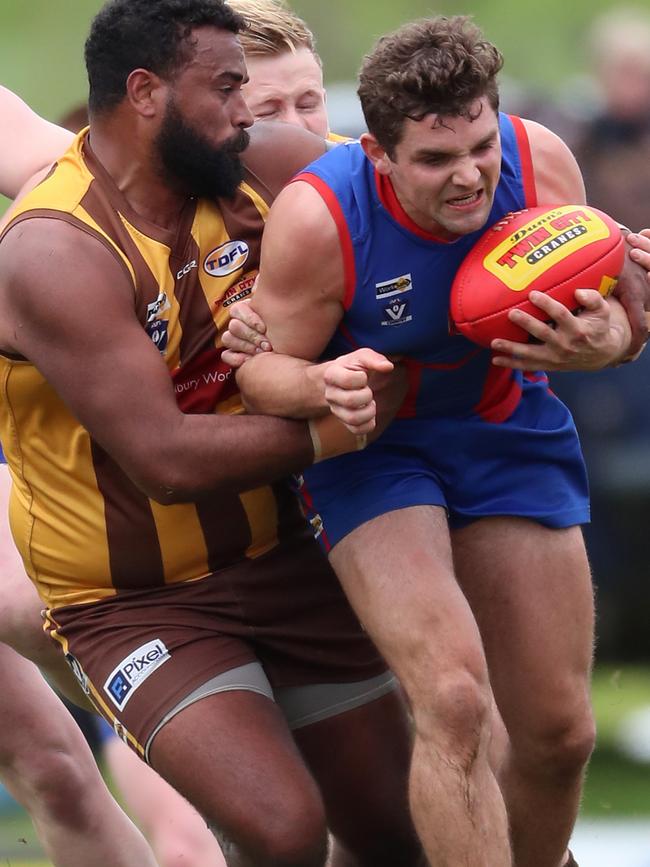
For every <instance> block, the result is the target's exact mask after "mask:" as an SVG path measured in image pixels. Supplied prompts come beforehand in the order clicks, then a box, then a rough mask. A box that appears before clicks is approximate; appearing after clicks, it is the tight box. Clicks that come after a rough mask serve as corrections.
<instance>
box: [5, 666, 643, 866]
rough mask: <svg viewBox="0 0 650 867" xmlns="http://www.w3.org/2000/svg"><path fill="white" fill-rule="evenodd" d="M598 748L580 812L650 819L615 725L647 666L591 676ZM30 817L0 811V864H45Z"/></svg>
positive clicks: (637, 695) (632, 701)
mask: <svg viewBox="0 0 650 867" xmlns="http://www.w3.org/2000/svg"><path fill="white" fill-rule="evenodd" d="M593 699H594V707H595V711H596V719H597V721H598V748H597V750H596V752H595V753H594V756H593V758H592V761H591V765H590V770H589V775H588V777H587V785H586V788H585V796H584V801H583V806H582V811H581V815H582V816H583V817H585V818H609V819H614V818H636V819H644V818H650V765H647V764H639V763H636V762H633V761H631V760H629V759H627V758H625V756H623V755H622V753H621V752H620V750H619V748H618V745H617V739H616V734H617V728H618V726H619V725H620V723H621V722H622V720H623V719H624V718H625V716H626V715H627V714H629V713H630V712H631V711H634V710H637V709H639V708H642V707H644V706H647V705H650V668H641V667H625V668H615V667H602V668H599V669H598V671H597V672H596V674H595V676H594V687H593ZM41 855H42V853H41V850H40V847H39V845H38V843H37V841H36V838H35V834H34V831H33V828H32V826H31V823H30V821H29V819H28V818H27V817H26V816H25V814H24V813H22V812H18V811H16V812H13V813H10V814H5V815H1V814H0V867H5V865H7V867H47V862H42V861H40V862H39V861H29V860H28V859H29V858H34V859H37V858H38V857H39V856H41Z"/></svg>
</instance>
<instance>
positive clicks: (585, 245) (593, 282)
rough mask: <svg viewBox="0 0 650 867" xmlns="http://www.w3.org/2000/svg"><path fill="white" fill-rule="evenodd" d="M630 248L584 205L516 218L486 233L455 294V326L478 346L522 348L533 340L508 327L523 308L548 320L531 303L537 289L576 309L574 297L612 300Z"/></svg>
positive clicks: (511, 216)
mask: <svg viewBox="0 0 650 867" xmlns="http://www.w3.org/2000/svg"><path fill="white" fill-rule="evenodd" d="M624 258H625V242H624V239H623V236H622V234H621V230H620V228H619V226H618V223H616V222H615V221H614V220H612V218H611V217H608V216H607V214H604V213H603V212H602V211H599V210H597V209H596V208H592V207H587V206H586V205H560V206H558V207H554V208H551V207H538V208H528V209H527V210H524V211H515V212H513V213H511V214H506V216H505V217H504V218H503V219H502V220H499V222H498V223H495V224H494V225H493V226H490V228H489V229H488V230H487V231H486V232H484V233H483V235H482V236H481V237H480V238H479V240H478V241H477V242H476V244H475V245H474V246H473V247H472V249H471V250H470V251H469V253H468V254H467V256H466V257H465V259H464V260H463V262H462V264H461V266H460V268H459V269H458V272H457V274H456V277H455V279H454V283H453V285H452V288H451V302H450V304H451V310H450V312H451V319H452V322H453V323H454V325H455V326H456V328H457V329H458V330H459V331H460V332H461V333H462V334H464V335H465V337H468V338H469V339H470V340H473V341H474V343H478V344H480V345H481V346H487V347H489V346H490V343H491V341H492V340H494V338H495V337H501V338H504V339H506V340H514V341H517V342H520V343H524V342H526V341H527V340H528V339H530V335H529V334H528V333H527V332H526V331H524V330H523V329H522V328H519V326H517V325H515V324H514V323H513V322H510V320H509V319H508V311H510V310H512V309H514V308H519V309H520V310H525V311H526V313H530V314H531V315H532V316H535V317H537V318H538V319H544V317H545V314H544V312H543V311H542V310H540V309H539V308H538V307H535V305H534V304H532V303H531V302H530V301H529V300H528V295H529V294H530V292H531V291H532V290H533V289H536V290H538V291H539V292H544V293H545V294H547V295H550V296H551V297H552V298H555V299H556V300H557V301H561V302H562V303H563V304H564V305H565V306H566V307H568V308H569V309H570V310H575V309H576V307H577V304H576V301H575V297H574V293H575V291H576V289H597V290H598V291H599V292H600V293H601V295H604V296H607V295H609V294H610V292H611V291H612V289H613V288H614V286H615V285H616V281H617V279H618V275H619V274H620V272H621V269H622V268H623V261H624Z"/></svg>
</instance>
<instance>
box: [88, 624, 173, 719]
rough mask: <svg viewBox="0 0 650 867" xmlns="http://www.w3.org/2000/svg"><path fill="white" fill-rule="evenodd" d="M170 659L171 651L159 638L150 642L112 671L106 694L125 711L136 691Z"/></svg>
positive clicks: (138, 648) (106, 684)
mask: <svg viewBox="0 0 650 867" xmlns="http://www.w3.org/2000/svg"><path fill="white" fill-rule="evenodd" d="M168 659H170V655H169V651H168V650H167V648H166V647H165V645H164V644H163V642H162V641H161V640H160V639H159V638H156V639H154V640H153V641H148V642H147V643H146V644H143V645H141V646H140V647H137V648H136V649H135V650H134V651H133V653H131V654H129V656H127V657H125V658H124V659H123V660H122V662H120V664H119V665H118V666H117V667H116V668H114V669H113V671H111V673H110V674H109V675H108V677H107V678H106V683H105V684H104V692H105V693H106V695H107V696H108V697H109V698H110V699H111V701H112V702H113V704H114V705H115V706H116V707H117V708H118V709H119V710H123V709H124V707H125V706H126V704H127V702H128V701H129V699H130V698H131V696H132V695H133V693H134V692H135V691H136V689H137V688H138V687H139V686H142V684H143V683H144V682H145V680H146V679H147V678H148V677H149V675H151V674H153V673H154V671H156V670H157V669H158V668H160V666H161V665H163V663H165V662H167V660H168Z"/></svg>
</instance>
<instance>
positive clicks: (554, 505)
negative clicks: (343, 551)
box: [298, 380, 589, 550]
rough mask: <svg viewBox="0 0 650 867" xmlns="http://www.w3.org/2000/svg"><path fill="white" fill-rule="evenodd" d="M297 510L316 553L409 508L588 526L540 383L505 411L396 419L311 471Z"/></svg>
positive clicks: (576, 476) (570, 456)
mask: <svg viewBox="0 0 650 867" xmlns="http://www.w3.org/2000/svg"><path fill="white" fill-rule="evenodd" d="M298 490H299V493H300V495H301V498H302V502H303V508H304V510H305V512H306V515H307V517H308V519H309V521H310V523H311V525H312V529H313V531H314V533H315V535H316V536H317V538H318V539H319V540H320V542H321V544H322V545H323V547H324V548H325V550H330V549H331V548H332V547H333V546H334V545H336V543H337V542H339V541H340V540H341V539H342V538H343V537H344V536H346V535H347V534H348V533H350V532H351V531H352V530H354V529H355V528H356V527H359V526H360V525H361V524H364V523H366V522H367V521H370V520H372V519H373V518H376V517H378V516H379V515H382V514H385V513H386V512H392V511H395V510H396V509H404V508H407V507H409V506H424V505H433V506H442V507H444V508H445V509H446V510H447V513H448V516H449V523H450V526H451V527H453V528H457V527H462V526H464V525H465V524H468V523H470V522H471V521H475V520H477V519H478V518H482V517H486V516H488V515H512V516H518V517H524V518H531V519H532V520H535V521H538V522H539V523H541V524H545V525H546V526H549V527H569V526H572V525H574V524H583V523H586V522H588V521H589V490H588V483H587V474H586V470H585V465H584V461H583V458H582V452H581V449H580V443H579V441H578V435H577V433H576V429H575V425H574V424H573V419H572V418H571V414H570V413H569V411H568V409H567V408H566V407H565V406H564V404H563V403H562V402H561V401H560V400H559V399H558V398H556V397H555V395H553V394H552V393H551V392H550V391H549V390H548V384H547V382H546V380H544V381H539V382H530V381H528V380H524V390H523V394H522V398H521V400H520V402H519V405H518V406H517V409H516V410H515V411H514V412H513V414H512V415H511V416H510V417H509V418H508V419H507V420H506V421H505V422H500V423H498V424H496V423H491V422H486V421H484V420H483V419H481V418H479V417H477V416H476V415H471V416H467V417H463V418H458V417H454V418H450V417H446V416H443V417H433V418H416V419H398V420H396V421H394V422H393V423H392V424H391V425H390V426H389V427H388V428H387V429H386V431H385V432H384V433H383V434H382V435H381V437H380V438H379V439H378V440H377V441H376V442H374V443H372V444H371V445H369V446H368V447H367V448H366V449H364V451H362V452H354V453H350V454H346V455H342V456H341V457H338V458H333V459H331V460H328V461H324V462H323V463H322V464H317V465H316V466H313V467H310V468H309V469H308V470H307V471H305V473H304V476H303V477H302V478H301V479H299V480H298Z"/></svg>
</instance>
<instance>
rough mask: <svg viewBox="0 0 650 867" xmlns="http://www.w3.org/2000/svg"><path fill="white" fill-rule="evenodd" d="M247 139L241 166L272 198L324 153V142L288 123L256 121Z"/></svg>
mask: <svg viewBox="0 0 650 867" xmlns="http://www.w3.org/2000/svg"><path fill="white" fill-rule="evenodd" d="M250 137H251V142H250V145H249V146H248V148H247V149H246V151H245V154H244V158H243V160H244V165H245V167H246V169H247V171H248V172H249V173H250V174H252V175H253V177H254V178H256V179H257V181H258V183H261V184H262V185H263V186H264V187H265V188H266V189H267V190H268V191H269V193H270V194H271V196H272V197H273V198H275V196H277V194H278V193H279V192H280V190H281V189H282V188H283V187H284V186H285V185H286V184H287V183H288V182H289V181H290V180H291V178H292V177H293V176H294V175H295V174H297V173H298V172H299V171H300V170H301V169H304V167H305V166H306V165H308V164H309V163H310V162H312V161H313V160H315V159H318V157H320V156H322V155H323V154H324V153H325V151H326V150H327V142H326V141H325V139H322V138H321V137H320V136H317V135H314V134H313V133H311V132H308V131H307V130H306V129H301V128H300V127H296V126H292V125H291V124H288V123H279V122H274V121H263V122H262V123H259V122H258V123H256V124H255V125H254V126H253V127H252V128H251V130H250Z"/></svg>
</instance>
